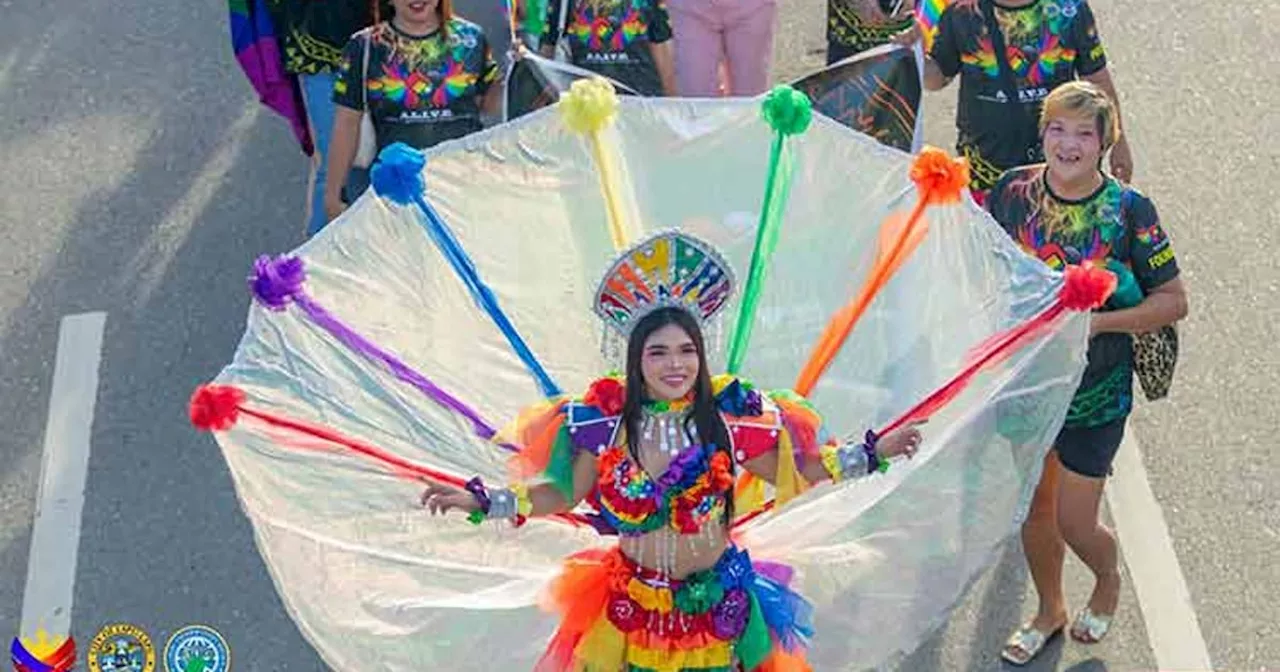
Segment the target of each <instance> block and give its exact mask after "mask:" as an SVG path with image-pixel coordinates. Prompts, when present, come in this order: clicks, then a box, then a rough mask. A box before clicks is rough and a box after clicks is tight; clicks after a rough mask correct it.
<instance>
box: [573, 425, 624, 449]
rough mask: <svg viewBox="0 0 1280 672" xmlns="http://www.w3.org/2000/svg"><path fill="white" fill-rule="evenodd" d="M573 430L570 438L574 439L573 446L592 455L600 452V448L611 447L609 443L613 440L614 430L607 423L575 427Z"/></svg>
mask: <svg viewBox="0 0 1280 672" xmlns="http://www.w3.org/2000/svg"><path fill="white" fill-rule="evenodd" d="M571 429H572V430H573V432H571V433H570V435H569V436H570V437H571V438H572V439H573V445H575V446H577V447H578V448H579V449H580V450H585V451H587V452H589V453H591V454H592V455H595V454H597V453H598V452H599V448H600V446H607V445H609V441H610V440H611V439H613V428H612V427H610V426H609V423H607V422H594V423H592V424H589V425H573V426H572V427H571Z"/></svg>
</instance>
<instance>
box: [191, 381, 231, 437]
mask: <svg viewBox="0 0 1280 672" xmlns="http://www.w3.org/2000/svg"><path fill="white" fill-rule="evenodd" d="M243 401H244V392H241V391H240V389H239V388H236V387H231V386H230V385H202V386H200V388H199V389H197V390H196V392H195V394H193V395H191V405H190V409H189V410H190V414H191V424H193V425H195V426H196V428H197V429H202V430H204V431H207V432H212V431H222V430H226V429H231V427H232V426H234V425H235V424H236V419H237V418H238V417H239V416H240V404H241V403H242V402H243Z"/></svg>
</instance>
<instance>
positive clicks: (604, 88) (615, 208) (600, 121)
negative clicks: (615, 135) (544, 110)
mask: <svg viewBox="0 0 1280 672" xmlns="http://www.w3.org/2000/svg"><path fill="white" fill-rule="evenodd" d="M617 114H618V94H617V92H616V91H614V90H613V85H612V84H610V83H609V82H608V81H607V80H605V79H603V78H600V77H590V78H586V79H579V80H578V81H576V82H574V83H573V84H571V85H570V86H569V91H568V93H566V94H564V96H563V97H562V98H561V99H560V116H561V118H562V119H563V120H564V124H565V126H567V127H568V128H569V129H570V130H572V131H575V132H577V133H581V134H583V135H585V136H586V137H587V141H588V142H589V143H590V144H591V157H592V159H594V160H595V163H596V172H597V173H598V174H599V176H600V191H601V193H602V194H603V195H604V202H605V210H606V211H607V214H608V219H609V234H610V236H611V237H612V238H613V246H614V248H616V249H617V250H618V251H622V250H623V249H625V248H626V247H627V244H628V243H629V242H630V241H631V240H634V236H633V235H632V233H633V232H632V230H631V223H632V222H630V221H629V220H628V218H627V217H626V215H625V214H624V212H625V209H624V207H623V201H622V194H623V189H622V185H621V180H620V178H619V172H620V171H619V170H618V162H617V147H615V146H613V144H612V143H611V142H607V141H606V139H605V135H604V133H603V131H604V130H605V128H607V127H608V126H609V124H611V123H613V120H614V118H615V117H616V116H617Z"/></svg>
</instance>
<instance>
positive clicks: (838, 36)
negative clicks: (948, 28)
mask: <svg viewBox="0 0 1280 672" xmlns="http://www.w3.org/2000/svg"><path fill="white" fill-rule="evenodd" d="M878 3H879V0H827V43H828V44H830V45H834V46H838V47H841V49H840V51H841V52H842V53H848V54H856V53H858V52H861V51H866V50H868V49H874V48H876V47H878V46H880V45H882V44H888V43H889V41H890V40H892V39H893V36H894V35H897V34H898V33H901V32H902V31H904V30H907V29H908V28H910V27H911V25H912V23H913V22H914V19H913V18H912V14H911V8H910V5H911V3H909V2H904V3H903V5H904V6H905V9H904V10H903V11H902V12H900V15H899V16H887V15H885V14H884V12H883V11H879V7H876V6H875V5H877V4H878ZM872 17H878V18H872Z"/></svg>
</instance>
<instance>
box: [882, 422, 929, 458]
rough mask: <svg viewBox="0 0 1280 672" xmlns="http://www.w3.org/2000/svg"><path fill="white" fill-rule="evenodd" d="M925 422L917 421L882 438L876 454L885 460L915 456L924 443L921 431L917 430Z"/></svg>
mask: <svg viewBox="0 0 1280 672" xmlns="http://www.w3.org/2000/svg"><path fill="white" fill-rule="evenodd" d="M925 422H926V421H925V420H916V421H914V422H910V423H907V424H905V425H903V426H902V427H899V428H898V429H895V430H893V431H892V432H889V433H888V434H885V435H884V436H882V437H880V440H879V441H877V442H876V454H878V455H879V456H880V457H882V458H885V459H889V458H892V457H897V456H899V455H906V456H907V457H912V456H914V455H915V454H916V450H917V449H919V447H920V443H921V442H922V441H924V437H923V436H922V435H921V434H920V430H919V429H916V428H917V427H919V426H920V425H923V424H924V423H925Z"/></svg>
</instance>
